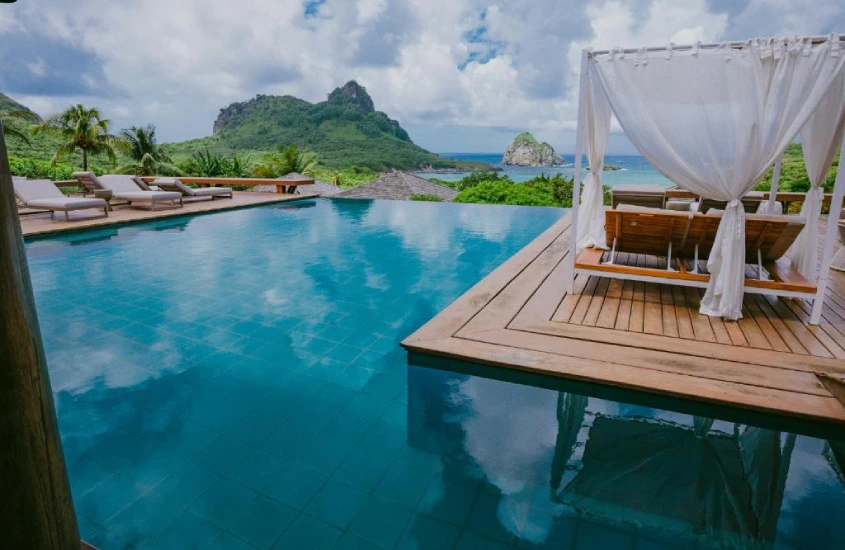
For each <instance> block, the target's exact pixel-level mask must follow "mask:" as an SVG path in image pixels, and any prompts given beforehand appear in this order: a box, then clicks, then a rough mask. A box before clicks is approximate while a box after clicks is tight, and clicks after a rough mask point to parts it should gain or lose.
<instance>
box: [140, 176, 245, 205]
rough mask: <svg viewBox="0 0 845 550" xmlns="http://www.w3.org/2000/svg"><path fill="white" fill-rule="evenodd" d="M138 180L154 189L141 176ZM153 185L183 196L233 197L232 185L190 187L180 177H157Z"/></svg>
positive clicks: (145, 187) (142, 186) (143, 185)
mask: <svg viewBox="0 0 845 550" xmlns="http://www.w3.org/2000/svg"><path fill="white" fill-rule="evenodd" d="M137 180H138V182H140V183H138V185H140V186H141V188H142V189H152V187H151V186H150V185H148V184H147V183H146V182H145V181H144V180H142V179H141V178H137ZM151 185H152V186H155V187H158V188H159V189H161V190H163V191H173V192H176V193H181V194H182V196H183V197H186V198H204V197H210V198H211V200H214V199H219V198H224V197H225V198H229V199H231V198H232V188H231V187H203V188H197V189H195V188H193V187H188V186H187V185H185V184H184V183H182V182H181V181H179V179H178V178H156V179H154V180H153V182H152V184H151Z"/></svg>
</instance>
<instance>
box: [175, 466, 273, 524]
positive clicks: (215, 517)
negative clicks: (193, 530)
mask: <svg viewBox="0 0 845 550" xmlns="http://www.w3.org/2000/svg"><path fill="white" fill-rule="evenodd" d="M256 496H258V493H256V492H255V491H253V490H252V489H249V488H247V487H245V486H244V485H241V484H240V483H237V482H235V481H232V480H229V479H225V478H224V479H220V480H219V481H217V483H215V484H214V485H212V486H211V487H210V488H209V489H208V490H207V491H206V492H204V493H203V494H202V495H200V496H199V497H198V498H197V499H196V500H195V501H194V502H193V504H191V511H192V512H193V513H194V514H196V515H197V516H199V517H201V518H205V519H207V520H208V521H210V522H212V523H214V524H216V525H225V523H226V521H227V519H228V518H229V517H231V514H232V511H233V510H236V509H239V508H245V507H247V506H248V505H249V504H250V503H251V502H252V501H254V500H255V497H256Z"/></svg>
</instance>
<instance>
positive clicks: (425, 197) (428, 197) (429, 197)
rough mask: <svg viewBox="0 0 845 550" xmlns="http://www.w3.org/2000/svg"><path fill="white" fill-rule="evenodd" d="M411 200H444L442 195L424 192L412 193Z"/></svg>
mask: <svg viewBox="0 0 845 550" xmlns="http://www.w3.org/2000/svg"><path fill="white" fill-rule="evenodd" d="M411 200H412V201H419V202H443V198H442V197H438V196H437V195H429V194H427V193H423V194H421V195H411Z"/></svg>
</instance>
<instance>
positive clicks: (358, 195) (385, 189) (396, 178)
mask: <svg viewBox="0 0 845 550" xmlns="http://www.w3.org/2000/svg"><path fill="white" fill-rule="evenodd" d="M457 194H458V192H457V191H456V190H454V189H452V188H451V187H447V186H445V185H440V184H439V183H434V182H432V181H428V180H427V179H423V178H420V177H417V176H415V175H413V174H409V173H408V172H399V171H396V172H390V173H389V174H385V175H383V176H382V177H380V178H379V179H377V180H374V181H371V182H369V183H365V184H364V185H359V186H358V187H354V188H352V189H348V190H345V191H343V192H342V193H338V194H337V195H336V196H337V197H339V198H344V199H387V200H398V201H406V200H410V199H411V197H413V196H414V195H435V196H437V197H440V198H441V199H443V200H444V201H452V200H453V199H454V198H455V196H457Z"/></svg>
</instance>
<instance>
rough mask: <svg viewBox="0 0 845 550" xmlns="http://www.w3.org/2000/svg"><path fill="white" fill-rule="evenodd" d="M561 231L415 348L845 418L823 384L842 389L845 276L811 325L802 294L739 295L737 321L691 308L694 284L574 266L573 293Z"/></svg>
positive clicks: (461, 303) (449, 313) (440, 318)
mask: <svg viewBox="0 0 845 550" xmlns="http://www.w3.org/2000/svg"><path fill="white" fill-rule="evenodd" d="M824 227H825V224H822V230H824ZM569 230H570V219H569V216H566V217H564V218H563V219H562V220H561V221H559V222H558V223H556V224H555V225H554V226H552V227H551V228H549V229H548V230H547V231H546V232H544V233H543V234H542V235H540V236H539V237H538V238H537V239H535V240H534V241H533V242H532V243H530V244H529V245H528V246H526V247H525V248H524V249H523V250H521V251H520V252H519V253H517V254H516V255H515V256H513V257H512V258H510V259H509V260H508V261H507V262H506V263H505V264H503V265H502V266H501V267H500V268H498V269H497V270H496V271H494V272H493V273H491V274H490V275H489V276H488V277H487V278H485V279H484V280H482V281H481V282H480V283H478V284H477V285H476V286H475V287H474V288H472V289H471V290H470V291H469V292H467V293H466V294H464V295H463V296H462V297H461V298H459V299H458V300H457V301H455V302H454V303H453V304H451V305H450V306H449V307H448V308H446V309H445V310H443V311H442V312H441V313H440V314H439V315H437V316H436V317H435V318H434V319H432V320H431V321H430V322H429V323H428V324H426V325H425V326H423V327H422V328H421V329H419V330H418V331H417V332H415V333H414V334H413V335H411V336H409V337H408V338H407V339H406V340H405V341H404V342H403V346H404V347H405V348H406V349H408V350H409V351H411V352H415V353H422V354H432V355H438V356H444V357H448V358H455V359H460V360H466V361H471V362H477V363H485V364H491V365H496V366H500V367H507V368H512V369H517V370H524V371H530V372H535V373H540V374H545V375H551V376H558V377H564V378H570V379H575V380H581V381H588V382H595V383H600V384H604V385H610V386H617V387H623V388H629V389H636V390H641V391H645V392H649V393H652V394H661V395H669V396H672V397H676V398H682V399H689V400H695V401H703V402H709V403H718V404H720V405H727V406H731V407H739V408H742V409H751V410H756V411H763V412H770V413H776V414H781V415H788V416H794V417H799V418H804V419H818V420H824V421H828V422H835V423H839V424H843V423H845V403H843V402H840V401H839V400H837V399H836V397H834V394H832V393H831V390H828V386H826V384H832V385H830V387H831V388H832V391H834V392H838V390H839V389H838V388H836V387H835V386H836V382H833V383H831V382H829V379H828V378H826V377H825V376H824V375H825V374H826V375H829V376H830V377H832V378H834V379H836V378H839V379H841V377H843V376H845V274H843V273H841V272H837V271H831V277H832V281H831V284H830V287H829V289H828V292H827V300H826V304H825V308H824V313H823V319H822V323H821V325H819V326H812V325H810V324H809V315H810V305H809V304H808V303H807V302H805V301H803V300H797V299H777V298H774V297H768V296H761V295H746V297H745V304H744V311H743V315H744V317H743V319H742V320H740V321H738V322H725V321H722V320H721V319H715V318H709V317H707V316H705V315H701V314H699V313H698V306H699V302H700V299H701V296H702V295H703V291H702V290H699V289H693V288H683V287H677V286H670V285H660V284H651V283H640V282H633V281H624V282H623V281H619V280H611V279H608V278H604V277H581V276H579V277H578V278H577V279H576V292H575V293H573V294H571V295H570V294H567V293H566V291H565V286H566V284H565V283H566V269H567V267H566V263H567V262H565V261H564V258H565V257H566V256H567V254H569V235H570V231H569ZM839 246H841V243H839ZM817 373H821V374H822V376H821V378H820V377H819V376H818V375H817ZM822 380H824V382H823V381H822Z"/></svg>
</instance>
